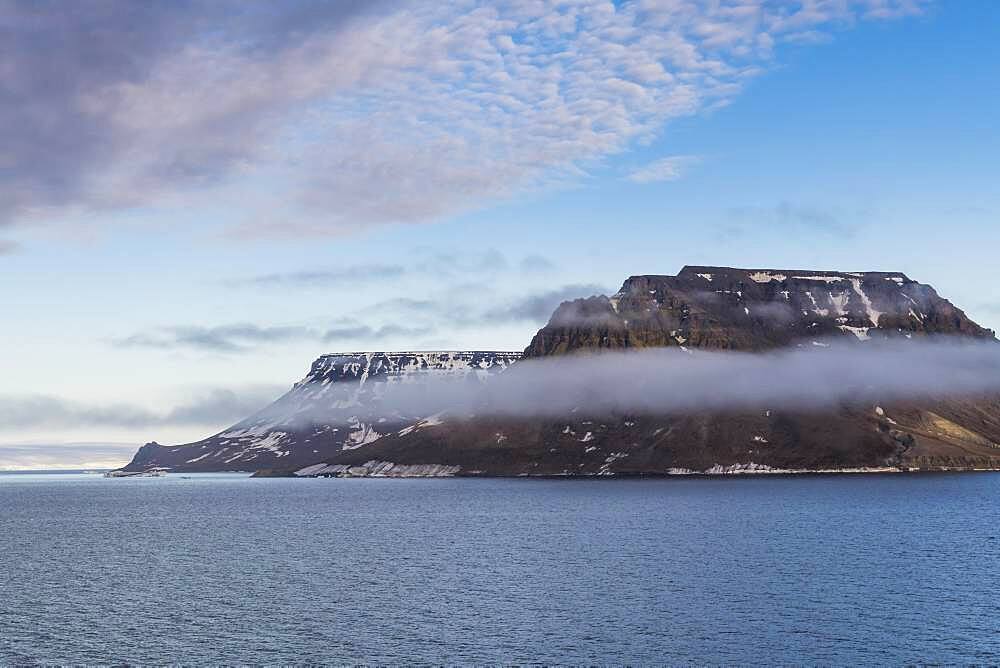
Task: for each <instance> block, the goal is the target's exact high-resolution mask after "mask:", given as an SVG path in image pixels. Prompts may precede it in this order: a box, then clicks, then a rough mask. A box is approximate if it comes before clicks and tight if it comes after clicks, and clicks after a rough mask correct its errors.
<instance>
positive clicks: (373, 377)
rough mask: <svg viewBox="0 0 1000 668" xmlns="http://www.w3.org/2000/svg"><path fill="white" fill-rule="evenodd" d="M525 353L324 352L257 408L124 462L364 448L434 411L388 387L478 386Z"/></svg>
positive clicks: (290, 460)
mask: <svg viewBox="0 0 1000 668" xmlns="http://www.w3.org/2000/svg"><path fill="white" fill-rule="evenodd" d="M520 357H521V353H518V352H498V351H437V352H352V353H334V354H330V355H323V356H322V357H320V358H318V359H317V360H316V361H315V362H313V364H312V367H311V368H310V369H309V373H308V374H307V375H306V377H305V378H303V379H302V380H301V381H299V382H298V383H296V384H295V385H294V386H293V387H292V389H291V390H289V391H288V392H287V393H286V394H284V395H283V396H282V397H280V398H279V399H278V400H277V401H275V402H274V403H273V404H271V405H270V406H268V407H267V408H265V409H263V410H262V411H260V412H259V413H257V414H255V415H253V416H251V417H249V418H247V419H246V420H243V421H242V422H240V423H238V424H235V425H233V426H232V427H230V428H228V429H226V430H225V431H223V432H220V433H218V434H216V435H215V436H211V437H209V438H206V439H205V440H203V441H197V442H195V443H188V444H185V445H173V446H164V445H160V444H158V443H148V444H146V445H144V446H143V447H142V448H140V449H139V451H138V452H137V453H136V455H135V457H134V458H133V460H132V462H130V463H129V465H128V466H127V467H126V469H127V470H147V469H150V468H163V469H167V470H171V471H257V470H260V469H269V468H275V467H295V466H304V465H306V464H312V463H315V462H316V461H319V460H321V459H323V458H324V457H330V456H333V455H336V454H337V453H339V452H341V451H349V450H353V449H357V448H362V447H363V446H365V445H367V444H370V443H373V442H374V441H376V440H377V439H379V438H380V437H381V436H383V435H384V434H386V433H394V432H396V431H398V430H400V429H402V428H404V427H407V426H409V425H411V424H413V423H414V422H416V421H418V420H420V419H422V418H424V417H427V415H429V414H430V413H427V415H424V414H420V415H416V414H409V413H407V412H406V411H405V410H402V409H401V408H400V406H399V405H397V404H393V405H387V404H386V402H385V401H384V397H385V395H386V393H387V391H388V390H389V389H390V388H391V387H393V386H396V385H398V384H413V385H416V386H419V385H420V384H421V383H426V382H428V381H430V380H432V379H433V380H434V381H440V380H441V379H444V378H447V379H450V380H454V381H456V382H459V381H461V382H469V383H472V384H474V385H475V384H479V383H482V382H484V381H485V380H486V378H488V377H489V376H490V375H491V374H494V373H497V372H499V371H502V370H503V369H505V368H507V367H508V366H510V365H511V364H513V363H514V362H515V361H517V360H518V359H519V358H520ZM445 408H447V406H441V409H442V410H443V409H445ZM431 412H433V411H431Z"/></svg>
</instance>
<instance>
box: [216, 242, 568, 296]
mask: <svg viewBox="0 0 1000 668" xmlns="http://www.w3.org/2000/svg"><path fill="white" fill-rule="evenodd" d="M553 266H554V265H553V264H552V263H551V262H550V261H549V260H548V259H546V258H544V257H542V256H541V255H537V254H531V255H528V256H526V257H524V258H522V259H521V260H520V261H519V262H518V263H517V266H516V269H518V270H519V271H521V272H525V273H532V272H542V271H548V270H549V269H551V268H552V267H553ZM514 268H515V267H513V266H512V264H511V262H510V261H508V259H507V257H506V256H505V255H504V254H503V253H501V252H500V251H498V250H496V249H489V250H486V251H483V252H470V253H439V252H424V253H420V254H419V255H418V257H417V258H415V259H414V260H412V261H411V262H409V263H407V264H398V263H392V264H384V263H376V264H353V265H340V266H335V267H329V268H317V269H309V270H304V271H292V272H281V273H268V274H259V275H256V276H249V277H244V278H236V279H233V280H230V281H228V284H229V285H232V286H244V287H245V286H249V287H277V288H324V287H334V286H340V285H361V284H364V283H366V282H378V281H383V280H393V279H399V278H403V277H408V276H423V277H431V278H437V279H442V280H448V279H454V278H455V277H459V276H468V275H473V276H483V275H490V274H497V273H502V272H507V271H511V270H512V269H514Z"/></svg>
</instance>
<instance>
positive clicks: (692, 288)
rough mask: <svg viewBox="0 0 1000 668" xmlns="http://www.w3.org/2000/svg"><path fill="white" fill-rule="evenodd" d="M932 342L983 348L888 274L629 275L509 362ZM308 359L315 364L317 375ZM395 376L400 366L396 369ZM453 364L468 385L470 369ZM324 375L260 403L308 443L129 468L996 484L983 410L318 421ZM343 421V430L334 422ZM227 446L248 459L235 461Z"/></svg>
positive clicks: (932, 405)
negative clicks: (886, 474) (986, 472)
mask: <svg viewBox="0 0 1000 668" xmlns="http://www.w3.org/2000/svg"><path fill="white" fill-rule="evenodd" d="M933 337H949V338H959V339H962V340H969V341H995V337H994V334H993V332H991V331H990V330H988V329H985V328H983V327H980V326H979V325H977V324H976V323H974V322H972V321H971V320H970V319H969V318H968V317H967V316H966V315H965V314H964V313H963V312H962V311H961V310H960V309H958V308H957V307H955V306H954V305H953V304H951V303H950V302H948V301H947V300H945V299H943V298H942V297H940V296H939V295H938V294H937V292H936V291H935V290H934V289H933V288H932V287H930V286H929V285H925V284H921V283H918V282H916V281H913V280H911V279H909V278H908V277H907V276H905V275H904V274H901V273H892V272H860V273H853V272H820V271H792V270H763V269H733V268H723V267H684V268H683V269H682V270H681V271H680V272H679V273H678V275H677V276H632V277H630V278H629V279H627V280H626V281H625V282H624V284H623V285H622V288H621V290H619V291H618V292H617V293H616V294H615V295H612V296H611V297H603V296H595V297H590V298H587V299H580V300H575V301H572V302H565V303H563V304H562V305H560V306H559V308H558V309H557V310H556V311H555V313H554V314H553V316H552V318H551V319H550V321H549V322H548V324H546V325H545V326H544V327H543V328H541V329H540V330H539V331H538V333H537V334H536V335H535V336H534V338H533V339H532V341H531V342H530V343H529V345H528V347H527V348H526V350H525V353H524V355H525V357H526V358H545V357H551V356H558V355H567V354H580V353H586V352H588V351H604V350H612V351H613V350H629V349H638V348H661V347H676V348H679V349H684V350H688V349H701V350H710V351H711V350H719V351H722V350H727V351H741V352H760V351H766V350H775V349H781V348H788V347H803V346H804V347H810V346H819V347H822V346H826V345H829V343H828V342H829V341H831V340H834V341H843V342H845V343H849V344H857V345H866V344H868V343H871V342H873V341H877V340H880V339H897V340H899V341H900V342H901V343H905V342H906V341H907V340H911V339H925V338H933ZM356 355H361V354H356ZM374 355H375V356H376V357H378V356H379V355H386V354H385V353H376V354H374ZM402 355H404V356H405V354H402ZM472 355H484V356H487V357H484V358H481V359H480V362H484V361H485V363H486V365H487V366H486V369H485V371H486V373H485V375H484V376H483V378H489V371H490V370H493V371H497V370H503V369H506V368H507V367H509V366H510V365H511V364H513V362H514V361H516V359H517V358H518V357H520V355H518V354H514V353H472ZM497 355H499V356H500V357H490V356H497ZM390 357H391V356H390ZM335 359H336V360H337V361H336V362H334V363H333V364H332V366H331V369H332V372H333V373H335V374H336V373H340V374H341V375H343V374H345V373H346V374H347V377H349V378H351V379H354V378H359V376H358V375H357V372H355V371H354V368H355V367H354V366H351V365H352V364H355V363H356V361H357V360H354V361H352V360H351V359H344V360H342V359H341V358H340V357H339V356H338V357H335ZM366 359H367V358H366ZM322 360H324V358H320V360H318V361H317V363H316V365H319V368H322V369H326V368H327V366H325V365H326V363H323V362H322ZM345 364H346V366H345ZM408 364H411V362H406V361H405V360H404V362H403V366H404V367H405V366H407V365H408ZM462 364H463V365H468V366H469V367H470V368H476V364H478V363H474V362H473V361H472V360H468V361H466V360H463V361H462ZM316 365H314V370H315V369H316V368H317V366H316ZM358 368H359V369H360V368H361V367H358ZM376 368H377V369H378V368H380V367H379V366H378V365H376ZM517 369H518V367H517V366H516V365H514V368H512V369H511V370H510V371H509V372H506V373H510V374H513V375H512V376H510V377H508V376H505V378H506V379H507V380H510V379H512V378H516V376H517ZM338 370H339V371H338ZM480 371H484V370H483V369H479V370H478V371H477V373H479V372H480ZM327 376H328V372H326V371H324V372H322V373H319V374H317V375H314V374H313V373H312V372H311V373H310V376H308V377H307V379H306V380H305V381H303V382H302V383H300V384H298V385H296V388H298V389H297V390H296V389H295V388H293V391H292V392H290V393H289V395H286V397H283V398H282V399H281V400H279V402H277V403H276V404H275V406H280V410H278V411H277V413H280V414H284V413H288V412H291V414H293V415H296V416H298V418H297V419H299V420H300V421H301V416H302V415H303V414H306V415H313V414H315V415H316V416H317V420H316V421H315V423H314V424H311V427H310V428H309V429H306V430H291V429H286V428H284V427H282V425H284V424H286V423H285V422H281V421H280V420H278V421H276V420H275V419H274V418H273V416H270V415H267V411H265V412H264V414H261V415H259V416H256V417H255V418H252V419H251V420H248V421H245V422H244V423H241V424H240V425H237V426H235V427H234V428H232V429H231V430H227V431H226V432H223V433H222V434H220V435H217V436H215V437H212V438H211V439H206V441H204V442H199V443H197V444H189V445H188V446H174V447H173V448H164V447H163V446H155V448H152V450H153V452H147V453H145V454H144V453H143V451H140V453H139V454H138V455H137V457H136V460H134V461H133V462H132V463H131V464H130V465H129V466H130V467H131V468H134V469H143V468H150V467H152V466H162V467H164V468H168V469H170V470H193V469H192V468H191V467H192V466H206V467H208V466H212V467H219V466H222V465H224V466H225V467H228V468H224V469H219V468H199V469H198V470H232V469H233V468H236V467H240V468H241V469H242V470H246V469H253V470H257V471H260V472H269V473H272V474H284V475H305V476H324V475H333V476H355V475H357V476H384V477H393V476H406V477H409V476H422V475H433V476H440V475H665V474H676V473H690V472H709V473H748V472H757V473H759V472H786V471H812V470H822V471H829V470H847V469H849V470H886V469H892V470H902V469H910V468H916V469H941V468H957V469H976V468H988V469H994V468H1000V401H998V400H997V398H996V397H976V398H968V397H966V398H942V399H940V400H936V401H933V402H922V403H919V404H917V403H899V402H890V401H885V402H882V401H879V402H877V403H874V404H872V405H866V406H859V405H853V404H852V405H843V406H839V407H836V408H833V409H829V410H823V411H805V410H802V409H791V408H788V407H784V406H780V405H763V404H762V405H760V406H755V407H752V408H749V409H748V408H742V409H741V410H739V411H728V412H726V411H721V412H720V411H713V412H709V411H694V412H687V413H684V414H667V413H663V414H650V413H644V414H636V415H615V416H607V415H584V414H581V413H578V412H576V411H573V412H571V414H568V415H565V416H560V417H557V418H553V417H548V418H541V417H532V418H527V417H520V418H519V417H511V416H497V415H491V414H490V413H489V411H484V412H482V413H480V414H478V415H475V414H460V413H459V412H449V410H448V407H447V406H442V407H441V410H440V411H438V410H435V411H434V412H433V413H432V412H427V411H425V414H422V415H402V414H394V415H383V414H381V413H380V411H382V412H385V411H384V409H382V408H380V407H379V404H378V396H379V393H378V392H375V393H373V394H371V395H368V394H364V391H361V394H358V392H357V391H355V390H351V391H349V392H348V394H350V396H351V397H352V398H351V399H345V398H344V397H343V396H342V395H341V392H340V391H339V390H338V392H337V393H335V394H336V395H337V396H338V397H340V398H339V399H338V400H337V401H334V402H333V403H330V404H324V403H323V402H320V403H319V404H318V405H317V404H315V403H314V400H315V398H316V397H321V396H325V393H326V392H330V390H328V389H327V390H324V389H323V388H324V387H325V386H324V384H323V381H324V380H326V379H327ZM404 377H405V376H404ZM307 381H308V382H307ZM331 382H332V381H331ZM329 384H330V383H327V384H326V386H329ZM344 387H345V388H346V387H352V388H353V387H354V386H353V385H352V384H348V385H345V386H344ZM361 387H362V388H363V387H364V382H362V384H361ZM595 391H600V388H595ZM679 391H683V390H682V388H679ZM803 391H804V392H808V388H803ZM352 392H353V394H351V393H352ZM344 401H346V402H347V403H346V404H343V405H342V402H344ZM338 402H341V403H338ZM351 402H354V403H351ZM347 405H349V406H351V407H352V409H351V410H350V411H348V412H349V413H350V416H347V414H345V413H343V412H338V411H340V410H341V409H342V408H343V407H344V406H347ZM324 406H327V407H326V408H323V407H324ZM369 406H371V407H372V408H371V410H370V411H369V410H368V408H365V407H369ZM366 411H367V412H366ZM345 420H347V421H346V422H345ZM351 420H353V422H352V421H351ZM379 420H381V422H379ZM286 422H287V421H286ZM366 430H367V431H366ZM240 439H244V440H240ZM246 439H250V440H246ZM259 439H264V440H263V441H261V440H259ZM268 439H271V440H268ZM261 443H264V444H265V447H262V446H261ZM317 445H319V447H317ZM146 447H147V448H149V447H150V446H146ZM234 447H236V448H240V447H242V448H243V449H242V450H241V451H240V452H243V453H245V454H241V455H239V456H237V455H235V454H234V451H232V448H234ZM223 448H229V449H230V450H224V449H223ZM167 450H169V451H170V452H171V453H177V454H180V453H182V452H183V453H184V454H183V457H185V458H184V459H181V458H180V457H173V456H172V457H171V458H170V461H169V462H168V461H167V458H166V457H165V453H166V451H167ZM265 452H270V453H272V454H265ZM204 453H207V454H204ZM140 455H142V456H140ZM152 455H155V456H152ZM188 455H192V456H190V457H189V456H188ZM202 456H203V457H204V459H196V457H202ZM232 457H235V459H231V458H232ZM230 459H231V460H230ZM226 460H230V461H226ZM201 462H205V464H202V463H201ZM220 462H221V464H220Z"/></svg>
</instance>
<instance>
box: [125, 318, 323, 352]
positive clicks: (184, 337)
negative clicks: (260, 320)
mask: <svg viewBox="0 0 1000 668" xmlns="http://www.w3.org/2000/svg"><path fill="white" fill-rule="evenodd" d="M317 336H318V335H317V333H316V332H315V331H314V330H311V329H309V328H307V327H299V326H260V325H255V324H252V323H236V324H231V325H218V326H214V327H199V326H176V327H164V328H162V329H158V330H153V331H148V332H139V333H137V334H132V335H131V336H128V337H125V338H123V339H120V340H118V341H117V342H116V343H117V344H118V345H120V346H124V347H140V348H166V349H172V348H192V349H198V350H206V351H212V352H242V351H246V350H249V349H250V348H252V347H253V346H256V345H260V344H265V343H282V342H285V341H296V340H302V339H310V338H317Z"/></svg>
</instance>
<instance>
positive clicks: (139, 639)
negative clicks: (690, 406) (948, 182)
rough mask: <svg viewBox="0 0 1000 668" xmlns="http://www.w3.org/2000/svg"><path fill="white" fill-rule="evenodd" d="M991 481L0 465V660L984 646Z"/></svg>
mask: <svg viewBox="0 0 1000 668" xmlns="http://www.w3.org/2000/svg"><path fill="white" fill-rule="evenodd" d="M998 551H1000V475H997V474H989V473H982V474H955V475H844V476H826V477H823V476H809V477H793V476H789V477H755V478H749V477H748V478H727V479H705V478H676V479H665V480H608V479H603V480H461V479H438V480H385V479H383V480H379V479H365V480H360V479H359V480H279V479H272V480H258V479H250V478H247V477H244V476H237V475H191V476H181V475H171V476H168V477H166V478H150V479H104V478H101V477H99V476H95V475H82V474H78V475H0V664H123V663H128V664H165V663H182V664H200V665H205V664H212V665H214V664H223V663H225V664H300V663H324V664H344V663H413V662H419V663H433V664H440V663H560V664H562V663H572V664H606V663H641V664H649V663H656V664H775V663H781V664H824V665H831V664H838V665H844V664H903V663H944V664H955V663H961V664H968V663H976V664H984V663H985V664H991V663H992V664H996V663H998V662H1000V557H998Z"/></svg>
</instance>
